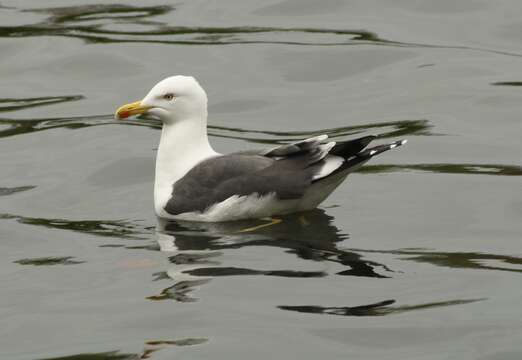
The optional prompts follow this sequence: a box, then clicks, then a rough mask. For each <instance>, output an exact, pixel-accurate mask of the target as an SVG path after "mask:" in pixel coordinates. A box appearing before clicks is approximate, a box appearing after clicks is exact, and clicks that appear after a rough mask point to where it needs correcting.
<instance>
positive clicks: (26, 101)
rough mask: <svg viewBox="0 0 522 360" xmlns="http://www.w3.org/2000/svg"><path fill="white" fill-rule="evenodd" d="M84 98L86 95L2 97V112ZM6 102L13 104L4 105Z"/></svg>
mask: <svg viewBox="0 0 522 360" xmlns="http://www.w3.org/2000/svg"><path fill="white" fill-rule="evenodd" d="M83 98H84V97H83V96H82V95H70V96H45V97H35V98H22V99H20V98H18V99H10V98H1V99H0V112H6V111H15V110H21V109H28V108H32V107H38V106H46V105H54V104H60V103H63V102H70V101H78V100H82V99H83ZM4 104H12V105H4Z"/></svg>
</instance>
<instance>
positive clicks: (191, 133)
mask: <svg viewBox="0 0 522 360" xmlns="http://www.w3.org/2000/svg"><path fill="white" fill-rule="evenodd" d="M216 155H218V154H217V153H216V152H215V151H214V150H213V149H212V147H211V146H210V144H209V142H208V136H207V121H206V116H204V117H203V118H202V119H201V118H200V119H183V120H179V121H176V122H172V123H164V124H163V129H162V130H161V139H160V143H159V146H158V153H157V155H156V177H155V180H154V208H155V210H156V214H157V215H158V216H162V215H163V216H166V213H165V210H164V207H165V205H166V204H167V202H168V201H169V199H170V197H171V194H172V186H173V184H174V183H175V182H176V181H178V180H179V179H181V178H182V177H183V176H184V175H185V174H186V173H187V172H188V171H189V170H190V169H192V168H193V167H194V166H195V165H196V164H198V163H199V162H201V161H203V160H205V159H208V158H209V157H212V156H216Z"/></svg>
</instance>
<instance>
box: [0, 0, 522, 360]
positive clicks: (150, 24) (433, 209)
mask: <svg viewBox="0 0 522 360" xmlns="http://www.w3.org/2000/svg"><path fill="white" fill-rule="evenodd" d="M521 16H522V5H521V4H520V3H519V2H518V1H514V0H512V1H503V2H487V1H483V0H459V1H454V0H453V1H446V0H443V1H428V0H425V1H416V0H401V1H393V2H392V1H384V0H380V1H378V0H365V1H340V0H326V1H320V2H319V1H312V0H299V1H298V0H286V1H281V0H271V1H266V2H263V3H260V2H258V1H243V0H242V1H226V2H208V1H190V2H181V3H161V2H156V1H150V2H149V1H147V2H143V1H142V2H139V1H124V2H118V3H116V2H115V3H114V4H109V3H107V2H100V1H98V2H96V1H83V0H82V1H75V2H73V3H71V2H66V1H60V0H57V1H51V0H45V1H36V0H32V1H14V0H13V1H5V0H3V1H1V2H0V54H1V56H0V74H1V79H2V81H0V167H1V174H2V176H1V177H0V224H1V225H0V241H1V242H0V246H1V252H0V253H1V255H0V270H1V271H0V273H1V275H0V278H1V281H2V296H1V297H0V319H1V323H2V326H1V327H0V332H1V336H0V355H1V356H0V357H1V358H2V359H3V358H5V359H55V360H56V359H62V360H64V359H89V360H102V359H111V360H116V359H139V358H152V359H172V358H187V359H231V358H249V359H266V358H289V359H293V358H298V357H299V358H306V359H317V358H323V359H340V358H354V359H376V358H378V359H420V358H423V359H448V358H452V359H453V358H458V359H480V360H497V359H502V360H508V359H513V360H515V359H516V360H518V359H520V358H522V346H521V345H520V341H519V339H520V338H521V337H522V326H521V321H520V319H521V318H522V315H521V312H520V309H519V307H520V306H519V304H520V300H521V298H522V287H521V286H520V284H521V280H522V278H521V276H522V274H521V273H522V250H521V245H520V239H521V234H522V225H521V221H520V220H521V219H522V196H521V195H520V194H521V190H522V186H521V185H522V177H521V176H522V164H521V161H520V155H521V154H522V145H521V141H520V135H521V134H522V122H521V120H520V103H521V100H522V94H521V93H520V86H521V84H522V76H521V75H520V74H521V72H520V67H521V66H522V44H521V42H520V39H521V34H522V21H521V20H520V19H521ZM172 74H192V75H195V76H197V77H198V79H199V80H200V82H201V83H202V85H203V86H204V87H205V88H206V89H207V92H208V94H209V99H210V109H209V110H210V125H211V126H210V129H209V132H210V134H211V141H212V143H213V145H214V146H215V148H216V149H217V150H219V151H222V152H228V151H235V150H241V149H246V148H249V147H263V146H272V145H273V144H277V143H284V142H287V141H290V140H294V139H300V138H302V137H306V136H311V135H314V134H319V133H327V134H329V135H330V137H332V138H334V139H339V140H342V139H347V138H350V137H351V136H360V135H361V134H362V135H367V134H376V135H378V136H379V137H380V138H381V139H390V138H393V139H398V138H408V140H409V142H408V145H407V146H405V147H403V148H401V149H398V150H396V151H391V152H388V153H386V154H383V155H382V156H380V157H379V158H376V159H374V160H373V161H372V162H370V163H369V164H368V165H367V166H365V167H364V168H362V169H361V170H360V171H359V172H358V173H356V174H353V175H351V176H350V178H349V179H348V181H347V183H346V184H344V185H343V186H342V187H340V188H339V189H338V190H337V191H336V192H335V194H334V195H333V196H332V197H331V198H329V199H328V200H327V201H326V202H325V203H324V204H323V206H322V207H321V208H320V209H317V210H315V211H312V212H308V213H303V214H297V215H292V216H287V217H284V218H282V221H281V222H279V223H274V224H272V223H269V222H268V221H266V220H259V221H247V222H238V223H228V224H193V223H163V222H158V221H157V219H156V218H155V217H154V214H153V211H152V181H153V168H154V156H155V148H156V146H157V142H158V137H159V132H158V129H159V128H160V124H158V123H157V122H155V121H154V120H151V119H141V120H137V121H128V122H116V121H114V120H113V119H112V115H111V114H112V113H113V111H114V109H115V108H116V107H118V106H119V105H121V104H123V103H126V102H129V101H133V100H137V99H139V98H141V97H142V96H143V95H144V94H145V92H146V91H148V89H149V88H150V87H151V86H152V85H154V84H155V83H156V82H157V81H158V80H160V79H162V78H164V77H166V76H168V75H172Z"/></svg>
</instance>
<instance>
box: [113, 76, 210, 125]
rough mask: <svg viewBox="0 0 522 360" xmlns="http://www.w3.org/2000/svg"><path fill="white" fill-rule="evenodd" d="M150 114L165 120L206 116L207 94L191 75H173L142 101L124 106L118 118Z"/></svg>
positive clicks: (153, 89) (172, 121) (168, 121)
mask: <svg viewBox="0 0 522 360" xmlns="http://www.w3.org/2000/svg"><path fill="white" fill-rule="evenodd" d="M139 114H151V115H154V116H156V117H158V118H159V119H160V120H161V121H163V123H164V124H171V123H174V122H178V121H181V120H187V119H194V120H196V119H205V118H206V116H207V94H206V93H205V90H203V88H202V87H201V85H199V83H198V82H197V80H196V79H195V78H193V77H192V76H182V75H177V76H171V77H168V78H166V79H163V80H161V81H160V82H159V83H157V84H156V85H154V87H153V88H152V89H151V90H150V91H149V93H148V94H147V95H146V96H145V97H144V98H143V100H141V101H136V102H133V103H131V104H127V105H123V106H121V107H120V108H119V109H118V110H117V111H116V114H115V118H116V119H125V118H128V117H129V116H132V115H139Z"/></svg>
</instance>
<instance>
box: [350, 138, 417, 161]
mask: <svg viewBox="0 0 522 360" xmlns="http://www.w3.org/2000/svg"><path fill="white" fill-rule="evenodd" d="M407 142H408V140H406V139H403V140H399V141H394V142H392V143H390V144H384V145H377V146H374V147H372V148H369V149H365V150H363V151H361V152H360V153H358V154H357V157H368V158H370V157H373V156H375V155H379V154H381V153H383V152H385V151H388V150H391V149H394V148H396V147H399V146H402V145H404V144H406V143H407Z"/></svg>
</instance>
